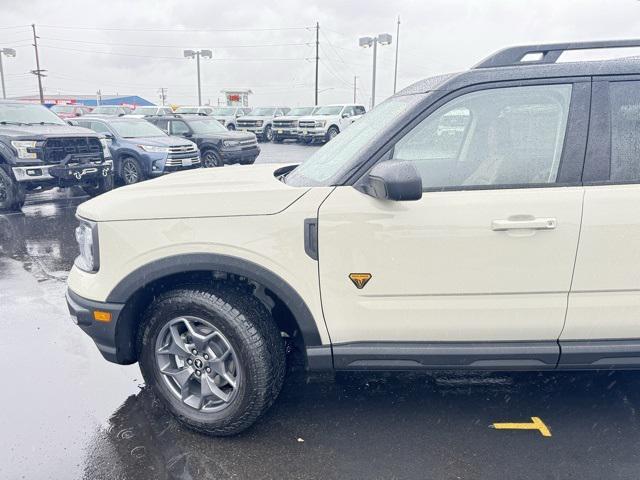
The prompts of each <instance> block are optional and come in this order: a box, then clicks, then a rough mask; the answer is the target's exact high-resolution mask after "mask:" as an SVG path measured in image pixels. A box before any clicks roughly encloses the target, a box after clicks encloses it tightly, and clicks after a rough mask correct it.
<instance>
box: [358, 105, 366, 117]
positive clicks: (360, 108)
mask: <svg viewBox="0 0 640 480" xmlns="http://www.w3.org/2000/svg"><path fill="white" fill-rule="evenodd" d="M365 113H366V110H365V109H364V107H363V106H361V105H358V106H357V107H356V115H364V114H365Z"/></svg>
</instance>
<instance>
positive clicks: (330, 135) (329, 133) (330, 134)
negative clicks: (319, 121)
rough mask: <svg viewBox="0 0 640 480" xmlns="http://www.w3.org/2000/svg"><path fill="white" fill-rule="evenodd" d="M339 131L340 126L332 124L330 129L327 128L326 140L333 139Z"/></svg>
mask: <svg viewBox="0 0 640 480" xmlns="http://www.w3.org/2000/svg"><path fill="white" fill-rule="evenodd" d="M339 133H340V130H338V127H336V126H335V125H331V126H330V127H329V130H327V138H326V141H327V142H329V141H331V140H333V139H334V138H335V137H336V136H337V135H338V134H339Z"/></svg>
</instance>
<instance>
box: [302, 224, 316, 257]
mask: <svg viewBox="0 0 640 480" xmlns="http://www.w3.org/2000/svg"><path fill="white" fill-rule="evenodd" d="M304 251H305V252H306V254H307V255H309V257H311V258H312V259H313V260H318V219H317V218H305V220H304Z"/></svg>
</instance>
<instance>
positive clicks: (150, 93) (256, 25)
mask: <svg viewBox="0 0 640 480" xmlns="http://www.w3.org/2000/svg"><path fill="white" fill-rule="evenodd" d="M398 15H399V16H400V20H401V30H400V44H399V46H400V54H399V69H398V87H403V86H406V85H408V84H410V83H412V82H414V81H416V80H419V79H421V78H424V77H427V76H431V75H435V74H439V73H444V72H452V71H458V70H461V69H466V68H469V67H470V66H471V65H473V64H474V63H476V62H477V61H478V60H480V59H482V58H483V57H485V56H486V55H488V54H489V53H491V52H492V51H494V50H497V49H500V48H502V47H504V46H508V45H513V44H522V43H543V42H556V41H572V40H596V39H609V38H634V37H640V2H639V1H637V0H609V1H604V0H601V1H595V0H474V1H471V0H405V1H400V0H366V1H364V0H357V1H354V0H351V1H349V0H323V1H322V2H316V1H312V0H307V1H296V0H279V1H277V2H264V1H257V0H256V1H241V0H238V1H234V2H229V1H226V2H221V1H213V0H209V1H205V0H199V1H195V0H182V1H170V0H153V1H151V0H137V1H133V0H129V1H121V0H84V1H73V0H0V47H14V48H16V50H17V57H16V58H9V59H7V58H5V59H4V66H5V73H6V84H7V91H8V95H9V96H18V95H29V94H36V93H37V82H36V80H35V78H34V77H33V75H30V74H29V73H28V72H29V71H30V70H32V69H33V68H35V66H34V65H35V59H34V52H33V47H32V46H31V43H32V39H31V27H30V24H32V23H35V24H36V27H37V31H38V36H39V37H40V40H39V42H40V45H41V49H40V59H41V68H43V69H46V70H47V73H48V77H47V78H46V79H45V80H44V86H45V93H49V94H54V93H60V94H95V92H96V91H97V90H98V89H100V90H101V91H102V93H103V94H115V93H118V94H136V95H140V96H142V97H144V98H147V99H148V100H150V101H152V102H155V103H157V102H159V98H158V90H159V88H160V87H165V88H167V89H168V99H169V101H170V102H171V103H176V104H193V103H196V102H197V88H196V65H195V61H193V60H187V59H184V58H182V51H183V50H184V49H186V48H191V49H197V48H202V49H205V48H207V49H212V50H213V55H214V58H213V59H212V60H203V61H202V83H203V100H204V101H205V102H211V103H216V102H217V101H218V100H219V99H220V100H221V99H222V96H221V94H220V90H221V89H223V88H251V89H252V90H253V91H254V95H253V96H252V97H251V99H250V102H251V104H252V105H270V104H280V105H290V106H297V105H307V104H312V103H313V97H314V68H315V67H314V57H315V30H314V26H315V24H316V22H319V24H320V87H319V89H320V103H336V102H348V101H351V100H352V98H353V86H352V85H353V79H354V76H356V77H357V84H358V89H357V99H358V101H359V102H362V103H365V104H368V102H369V98H370V94H371V60H372V57H371V55H372V51H371V50H370V49H362V48H359V47H358V37H359V36H364V35H375V34H378V33H387V32H388V33H391V34H392V35H393V37H394V43H395V41H396V38H395V33H396V18H397V16H398ZM394 56H395V45H394V44H392V45H390V46H385V47H380V48H379V49H378V86H377V93H376V98H377V100H379V101H380V100H382V99H384V98H385V97H387V96H388V95H390V94H391V93H392V92H393V64H394Z"/></svg>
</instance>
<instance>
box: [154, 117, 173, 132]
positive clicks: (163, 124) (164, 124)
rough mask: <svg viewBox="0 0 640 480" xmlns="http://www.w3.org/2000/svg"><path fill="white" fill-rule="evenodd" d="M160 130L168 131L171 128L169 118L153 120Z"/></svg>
mask: <svg viewBox="0 0 640 480" xmlns="http://www.w3.org/2000/svg"><path fill="white" fill-rule="evenodd" d="M152 123H153V124H154V125H155V126H156V127H158V128H159V129H160V130H164V131H165V132H167V131H168V130H169V120H164V119H159V120H155V121H153V122H152Z"/></svg>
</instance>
